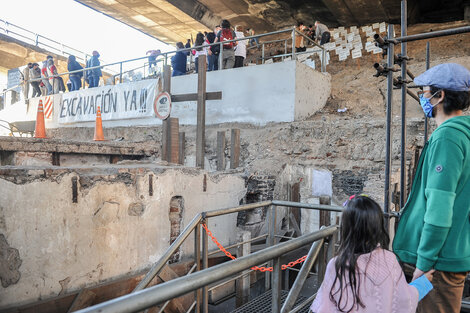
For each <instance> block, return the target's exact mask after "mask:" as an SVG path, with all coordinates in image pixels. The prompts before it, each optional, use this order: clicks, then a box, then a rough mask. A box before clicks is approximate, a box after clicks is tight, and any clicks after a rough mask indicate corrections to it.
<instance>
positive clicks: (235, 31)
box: [22, 20, 330, 99]
mask: <svg viewBox="0 0 470 313" xmlns="http://www.w3.org/2000/svg"><path fill="white" fill-rule="evenodd" d="M297 30H298V31H299V32H302V33H304V34H305V35H306V36H308V37H309V38H312V40H318V41H320V44H324V43H327V42H329V40H330V32H329V30H328V27H326V26H325V25H324V24H321V23H319V22H315V25H314V26H312V25H310V26H309V27H306V26H304V24H303V23H302V22H299V23H298V25H297ZM254 35H255V31H254V30H253V29H252V28H247V29H244V27H243V26H242V25H236V26H235V27H232V25H231V24H230V22H229V21H228V20H222V22H221V24H220V25H217V26H216V27H215V28H214V30H213V31H212V32H204V33H202V32H199V33H198V34H197V35H196V39H195V40H194V43H193V44H191V40H190V39H188V40H187V42H186V44H183V43H182V42H178V43H177V44H176V48H177V52H176V53H175V55H173V56H172V58H171V65H172V68H173V74H172V76H180V75H185V74H186V73H187V72H188V70H190V66H189V68H188V57H189V56H191V55H192V56H193V57H194V64H195V71H196V73H197V72H198V71H199V68H198V67H199V66H198V59H199V57H200V56H205V58H206V64H207V71H216V70H218V69H219V65H220V64H221V65H222V68H223V69H229V68H238V67H243V66H244V65H245V60H246V54H247V46H248V45H250V46H258V45H259V40H258V38H250V39H249V40H248V39H246V40H237V41H232V40H234V39H241V38H245V37H248V36H254ZM217 43H221V45H220V44H217ZM211 44H215V45H211ZM307 44H308V43H306V40H305V38H304V37H302V36H297V37H296V42H295V48H296V52H301V51H305V49H306V45H307ZM221 47H222V50H223V51H222V58H223V59H222V60H219V56H220V55H221V53H220V52H221V51H220V49H221ZM191 48H192V49H191ZM146 54H147V55H148V67H149V73H152V72H155V68H156V64H157V58H158V57H159V56H160V55H161V51H160V50H158V49H157V50H149V51H147V53H146ZM99 57H100V54H99V53H98V51H93V53H92V56H91V58H90V59H88V60H87V64H86V68H89V69H88V70H84V71H83V67H82V66H81V65H80V63H78V62H77V60H76V58H75V56H73V55H70V56H69V58H68V63H67V70H68V71H69V72H73V71H78V72H76V73H71V74H69V80H68V82H67V87H66V85H65V84H64V80H63V78H62V77H61V76H57V74H58V72H57V67H56V66H55V64H54V58H53V57H52V56H50V55H49V56H47V58H46V60H45V61H43V62H42V64H41V65H39V64H38V63H28V66H27V67H26V68H25V69H24V70H23V72H22V75H23V82H24V83H23V92H24V95H25V99H28V98H29V89H30V88H29V86H30V85H31V87H32V89H33V93H32V97H36V96H40V95H42V96H46V95H51V94H56V93H59V92H65V91H66V88H67V90H68V91H75V90H79V89H80V88H82V85H84V84H88V88H94V87H97V86H98V85H99V81H100V79H101V77H102V76H103V75H102V71H101V68H100V60H99ZM84 75H85V79H83V78H84V77H83V76H84ZM30 80H32V81H30ZM83 87H85V86H83Z"/></svg>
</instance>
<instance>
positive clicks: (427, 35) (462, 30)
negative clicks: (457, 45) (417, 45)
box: [395, 26, 470, 42]
mask: <svg viewBox="0 0 470 313" xmlns="http://www.w3.org/2000/svg"><path fill="white" fill-rule="evenodd" d="M463 33H470V26H464V27H457V28H451V29H445V30H438V31H435V32H429V33H423V34H416V35H409V36H403V37H398V38H395V40H396V41H398V42H409V41H416V40H423V39H429V38H436V37H443V36H449V35H457V34H463Z"/></svg>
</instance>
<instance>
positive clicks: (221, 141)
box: [217, 131, 225, 171]
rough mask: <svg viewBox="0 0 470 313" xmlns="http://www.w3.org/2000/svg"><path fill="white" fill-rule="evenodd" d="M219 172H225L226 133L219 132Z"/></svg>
mask: <svg viewBox="0 0 470 313" xmlns="http://www.w3.org/2000/svg"><path fill="white" fill-rule="evenodd" d="M217 170H218V171H223V170H225V132H224V131H218V132H217Z"/></svg>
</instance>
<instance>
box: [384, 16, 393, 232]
mask: <svg viewBox="0 0 470 313" xmlns="http://www.w3.org/2000/svg"><path fill="white" fill-rule="evenodd" d="M393 35H394V31H393V24H389V25H388V33H387V37H388V38H389V39H392V38H393V37H394V36H393ZM387 48H388V51H387V57H388V58H387V67H388V68H392V67H393V65H394V54H395V49H394V48H395V47H394V45H393V43H389V44H388V47H387ZM392 99H393V71H388V73H387V108H386V130H385V192H384V211H385V212H386V213H388V212H390V172H391V166H392V156H391V154H392V138H391V137H392V134H391V131H392ZM385 219H386V222H387V223H386V225H387V226H386V227H387V232H388V230H389V229H388V221H389V219H388V217H386V218H385Z"/></svg>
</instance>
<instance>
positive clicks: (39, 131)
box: [34, 100, 46, 138]
mask: <svg viewBox="0 0 470 313" xmlns="http://www.w3.org/2000/svg"><path fill="white" fill-rule="evenodd" d="M45 124H46V123H45V120H44V107H43V106H42V100H39V105H38V115H37V117H36V130H35V131H34V138H46V125H45Z"/></svg>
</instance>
